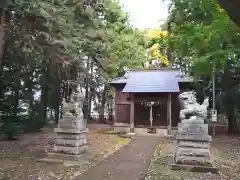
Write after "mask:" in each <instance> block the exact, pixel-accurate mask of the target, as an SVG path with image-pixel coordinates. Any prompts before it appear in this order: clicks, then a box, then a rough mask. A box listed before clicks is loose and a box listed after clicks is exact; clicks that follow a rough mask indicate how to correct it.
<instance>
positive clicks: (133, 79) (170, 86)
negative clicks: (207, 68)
mask: <svg viewBox="0 0 240 180" xmlns="http://www.w3.org/2000/svg"><path fill="white" fill-rule="evenodd" d="M179 82H193V78H192V77H190V76H181V74H180V69H139V70H131V71H130V72H128V73H126V74H125V75H124V76H123V77H119V78H115V79H113V80H112V81H110V82H109V83H110V84H125V87H124V89H123V92H179Z"/></svg>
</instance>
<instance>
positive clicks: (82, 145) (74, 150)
mask: <svg viewBox="0 0 240 180" xmlns="http://www.w3.org/2000/svg"><path fill="white" fill-rule="evenodd" d="M54 131H55V132H56V133H57V136H56V139H55V145H54V148H53V152H56V153H63V154H70V155H71V154H72V155H80V154H82V153H84V152H86V150H87V145H86V144H87V140H86V132H87V131H86V130H81V129H64V128H55V129H54Z"/></svg>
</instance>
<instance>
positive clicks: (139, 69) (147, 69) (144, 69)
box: [129, 68, 181, 72]
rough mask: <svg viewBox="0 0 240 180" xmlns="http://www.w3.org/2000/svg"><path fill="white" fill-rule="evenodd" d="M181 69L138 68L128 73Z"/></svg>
mask: <svg viewBox="0 0 240 180" xmlns="http://www.w3.org/2000/svg"><path fill="white" fill-rule="evenodd" d="M180 70H181V68H138V69H130V70H129V71H130V72H136V71H140V72H141V71H180Z"/></svg>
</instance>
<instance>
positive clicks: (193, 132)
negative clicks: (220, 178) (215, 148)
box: [172, 121, 217, 173]
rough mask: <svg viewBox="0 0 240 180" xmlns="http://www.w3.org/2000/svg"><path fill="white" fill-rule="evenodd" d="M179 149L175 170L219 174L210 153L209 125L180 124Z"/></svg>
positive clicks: (200, 123)
mask: <svg viewBox="0 0 240 180" xmlns="http://www.w3.org/2000/svg"><path fill="white" fill-rule="evenodd" d="M176 140H177V147H176V153H175V156H174V164H173V165H172V169H173V170H180V169H187V170H190V171H197V172H212V173H217V169H216V168H215V167H213V163H212V160H211V153H210V142H211V136H209V135H208V125H207V124H204V123H203V121H199V123H196V122H195V123H179V124H178V134H177V136H176Z"/></svg>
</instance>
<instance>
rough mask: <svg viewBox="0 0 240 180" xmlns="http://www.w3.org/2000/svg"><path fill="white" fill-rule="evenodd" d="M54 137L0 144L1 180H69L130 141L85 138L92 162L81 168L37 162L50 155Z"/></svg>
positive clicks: (39, 136) (97, 136)
mask: <svg viewBox="0 0 240 180" xmlns="http://www.w3.org/2000/svg"><path fill="white" fill-rule="evenodd" d="M54 137H55V133H53V132H52V131H49V130H48V132H46V131H45V132H42V133H34V134H28V135H24V136H23V137H21V138H20V140H18V141H14V142H13V141H12V142H11V141H0V152H1V153H0V180H7V179H11V180H15V179H17V180H36V179H39V180H40V179H42V180H70V179H72V178H74V177H75V176H77V175H79V174H81V173H82V172H84V171H86V170H87V169H89V168H90V167H92V166H93V165H95V164H97V163H98V162H99V161H101V160H103V159H104V158H106V157H107V156H108V155H110V154H112V153H113V152H115V151H116V150H118V149H120V148H121V147H122V146H124V145H125V144H128V143H129V141H130V139H126V138H121V137H119V136H118V135H114V134H107V133H103V132H99V133H98V132H93V133H91V132H90V133H89V135H88V142H89V143H88V147H89V151H90V152H91V153H94V154H95V156H93V157H95V159H91V160H90V162H88V163H86V164H84V165H82V166H81V167H79V166H75V167H67V166H64V165H62V164H57V163H55V164H47V163H42V162H36V160H37V159H39V158H42V157H44V156H46V153H47V152H51V151H52V148H53V144H54Z"/></svg>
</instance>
